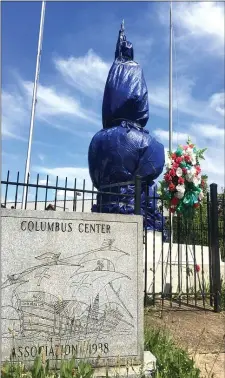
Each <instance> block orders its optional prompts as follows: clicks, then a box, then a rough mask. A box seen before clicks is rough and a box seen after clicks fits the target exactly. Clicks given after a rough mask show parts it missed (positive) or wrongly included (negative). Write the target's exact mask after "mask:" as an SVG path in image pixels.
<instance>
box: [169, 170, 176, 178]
mask: <svg viewBox="0 0 225 378" xmlns="http://www.w3.org/2000/svg"><path fill="white" fill-rule="evenodd" d="M169 174H170V176H171V177H174V176H176V172H175V169H171V170H170V171H169Z"/></svg>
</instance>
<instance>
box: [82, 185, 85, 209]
mask: <svg viewBox="0 0 225 378" xmlns="http://www.w3.org/2000/svg"><path fill="white" fill-rule="evenodd" d="M84 196H85V179H84V180H83V198H82V213H83V212H84Z"/></svg>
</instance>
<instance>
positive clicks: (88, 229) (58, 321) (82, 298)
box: [1, 209, 144, 366]
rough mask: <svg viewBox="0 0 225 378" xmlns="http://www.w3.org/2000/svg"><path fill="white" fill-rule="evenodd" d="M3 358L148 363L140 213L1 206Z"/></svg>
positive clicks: (101, 362)
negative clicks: (49, 209) (38, 355)
mask: <svg viewBox="0 0 225 378" xmlns="http://www.w3.org/2000/svg"><path fill="white" fill-rule="evenodd" d="M1 223H2V246H1V277H2V286H1V326H2V327H1V328H2V340H1V349H2V351H1V352H2V361H4V360H8V359H9V357H10V355H11V356H12V358H13V359H15V360H17V361H20V360H23V361H25V363H26V362H27V363H29V361H33V360H34V359H35V357H36V355H37V353H38V351H39V350H40V349H39V348H40V347H41V348H42V353H44V354H45V355H46V358H49V359H50V360H53V361H55V360H57V359H58V358H71V357H72V356H75V357H76V358H77V359H85V360H86V359H88V360H89V361H90V362H91V363H93V364H95V365H96V363H97V364H98V366H105V365H108V366H114V365H117V364H118V363H119V364H120V365H123V364H126V363H127V361H128V363H129V362H131V363H133V364H140V363H142V362H143V346H144V340H143V244H142V243H143V228H142V227H143V226H142V217H140V216H133V215H132V216H128V215H108V214H107V215H106V214H91V213H61V212H60V213H59V212H54V211H52V212H44V211H29V210H7V209H4V210H3V209H2V217H1Z"/></svg>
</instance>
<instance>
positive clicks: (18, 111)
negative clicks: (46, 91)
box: [2, 90, 29, 141]
mask: <svg viewBox="0 0 225 378" xmlns="http://www.w3.org/2000/svg"><path fill="white" fill-rule="evenodd" d="M28 122H29V121H28ZM25 125H27V120H26V109H25V108H24V104H23V98H22V97H21V96H20V94H19V93H16V94H15V93H9V92H6V91H4V90H3V92H2V135H3V137H7V138H14V139H18V140H21V141H27V140H26V139H25V138H24V137H23V134H24V129H25V127H24V126H25Z"/></svg>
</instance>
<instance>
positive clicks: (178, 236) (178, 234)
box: [177, 215, 182, 307]
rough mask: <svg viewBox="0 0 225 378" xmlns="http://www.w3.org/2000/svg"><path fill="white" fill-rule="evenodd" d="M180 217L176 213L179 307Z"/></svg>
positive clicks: (179, 297) (179, 299)
mask: <svg viewBox="0 0 225 378" xmlns="http://www.w3.org/2000/svg"><path fill="white" fill-rule="evenodd" d="M180 226H181V225H180V217H179V216H178V215H177V276H178V302H179V307H181V285H180V281H181V274H180V273H181V272H180V271H181V263H182V261H180V241H181V237H180V236H181V227H180Z"/></svg>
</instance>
